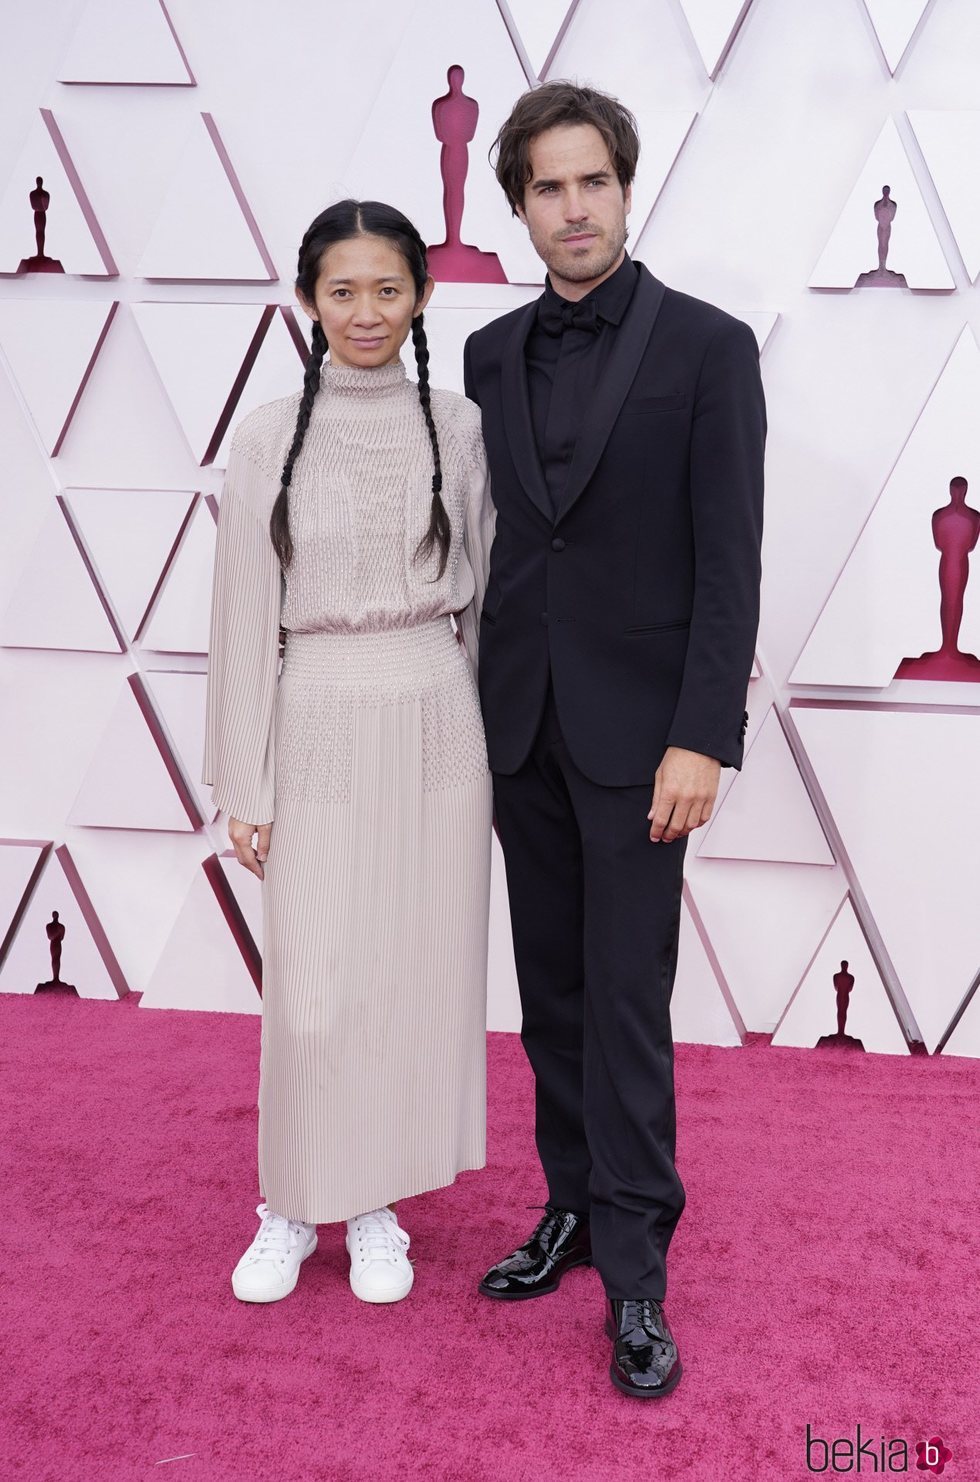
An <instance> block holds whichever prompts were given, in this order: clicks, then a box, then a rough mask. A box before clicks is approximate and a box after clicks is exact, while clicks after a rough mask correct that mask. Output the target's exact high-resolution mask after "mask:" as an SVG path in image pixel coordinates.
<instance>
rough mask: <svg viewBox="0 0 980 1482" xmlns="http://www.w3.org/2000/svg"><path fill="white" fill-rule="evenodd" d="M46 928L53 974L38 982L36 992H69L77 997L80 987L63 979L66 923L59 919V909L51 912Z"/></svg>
mask: <svg viewBox="0 0 980 1482" xmlns="http://www.w3.org/2000/svg"><path fill="white" fill-rule="evenodd" d="M44 930H45V931H46V932H47V936H48V942H49V944H50V950H51V976H50V978H49V979H48V980H47V982H46V983H38V985H37V987H36V988H35V989H34V992H35V993H68V994H73V995H74V996H75V998H77V997H78V989H77V988H76V987H75V985H74V983H64V982H62V980H61V944H62V942H63V941H64V939H65V923H64V922H63V921H60V920H59V919H58V913H57V911H52V912H51V920H50V921H48V922H46V924H45V927H44Z"/></svg>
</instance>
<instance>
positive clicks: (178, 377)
mask: <svg viewBox="0 0 980 1482" xmlns="http://www.w3.org/2000/svg"><path fill="white" fill-rule="evenodd" d="M133 315H134V317H135V319H136V323H137V324H138V326H139V330H140V334H141V335H142V336H143V339H144V340H145V342H146V347H147V349H148V350H149V352H150V355H151V357H152V359H153V363H154V365H155V366H156V368H157V370H158V372H159V374H160V379H161V381H162V382H163V387H164V390H165V391H166V393H167V396H168V397H169V399H170V403H171V405H172V407H173V409H174V412H175V413H176V415H177V419H178V421H179V422H180V425H181V427H182V428H183V431H184V436H185V437H186V438H187V441H188V444H189V445H190V448H191V451H192V452H193V454H194V457H195V458H196V459H197V461H198V463H204V462H205V460H206V459H208V458H209V456H211V455H212V450H213V449H214V446H215V444H216V442H217V441H218V440H219V437H220V436H223V432H224V430H225V429H226V427H227V425H228V423H229V421H230V419H231V415H232V411H233V409H234V407H235V405H236V400H237V398H236V390H237V389H238V388H239V386H240V383H241V382H242V381H243V379H244V367H245V365H246V364H247V362H248V360H249V358H250V356H251V355H252V354H254V351H255V348H256V344H257V342H258V339H259V335H260V333H261V331H262V325H263V320H264V319H265V318H266V317H268V316H267V313H266V310H265V309H264V308H263V306H262V305H261V304H134V305H133ZM277 317H278V316H277ZM296 358H297V360H298V359H299V357H298V356H297V357H296ZM302 379H303V378H302V371H301V372H300V376H299V385H300V388H301V387H302ZM294 384H295V383H294ZM230 409H231V410H230Z"/></svg>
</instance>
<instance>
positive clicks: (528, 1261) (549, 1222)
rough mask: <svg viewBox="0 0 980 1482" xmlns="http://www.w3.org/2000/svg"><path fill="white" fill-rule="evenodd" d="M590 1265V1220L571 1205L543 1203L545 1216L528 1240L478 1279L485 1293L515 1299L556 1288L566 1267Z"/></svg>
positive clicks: (567, 1269)
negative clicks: (573, 1209)
mask: <svg viewBox="0 0 980 1482" xmlns="http://www.w3.org/2000/svg"><path fill="white" fill-rule="evenodd" d="M591 1265H592V1240H591V1237H590V1234H589V1222H588V1220H587V1219H585V1218H584V1216H582V1215H580V1214H573V1213H572V1211H571V1210H570V1209H555V1208H553V1207H552V1206H551V1205H550V1204H546V1205H545V1210H544V1217H543V1218H542V1219H541V1220H539V1222H538V1225H537V1228H536V1229H535V1231H534V1233H533V1235H532V1236H531V1237H530V1239H529V1240H526V1241H525V1242H524V1244H523V1245H522V1246H519V1247H518V1249H517V1250H515V1251H514V1253H513V1255H510V1256H508V1257H507V1258H506V1260H503V1261H499V1262H498V1263H497V1265H496V1266H491V1267H490V1270H489V1271H488V1272H487V1274H486V1276H485V1277H484V1278H483V1280H482V1281H481V1282H480V1287H479V1289H480V1291H481V1292H482V1293H483V1295H484V1296H485V1297H501V1298H503V1299H504V1300H505V1301H509V1302H517V1301H521V1300H522V1299H523V1298H525V1297H544V1296H546V1295H547V1294H548V1292H556V1291H557V1290H558V1286H559V1283H560V1282H561V1279H562V1277H563V1276H564V1274H565V1272H566V1271H570V1270H571V1268H572V1267H573V1266H591Z"/></svg>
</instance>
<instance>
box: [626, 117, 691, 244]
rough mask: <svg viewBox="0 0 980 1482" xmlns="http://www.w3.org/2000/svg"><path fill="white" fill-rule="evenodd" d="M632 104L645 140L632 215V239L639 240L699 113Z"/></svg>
mask: <svg viewBox="0 0 980 1482" xmlns="http://www.w3.org/2000/svg"><path fill="white" fill-rule="evenodd" d="M632 106H633V112H634V113H635V114H636V120H637V123H638V125H639V129H640V138H641V139H642V141H643V149H642V151H641V153H640V160H639V164H638V165H637V169H636V179H635V180H634V181H633V205H632V209H631V211H630V216H629V223H630V242H631V243H637V242H639V240H640V237H641V236H642V234H643V230H644V228H645V226H646V224H647V222H648V221H649V219H650V216H651V214H652V212H653V208H654V206H655V205H656V204H657V201H658V200H659V199H660V194H661V192H662V190H663V188H664V186H665V185H666V184H667V177H668V176H669V175H670V172H671V171H672V170H673V168H674V165H675V164H676V163H677V160H678V157H679V155H680V153H681V150H682V149H683V148H684V145H685V144H686V142H687V139H688V136H689V134H690V132H691V130H692V129H693V128H694V123H695V120H696V118H697V113H695V112H693V111H691V110H688V109H677V108H647V107H646V106H644V103H643V102H642V101H641V102H640V104H639V105H637V104H634V105H632Z"/></svg>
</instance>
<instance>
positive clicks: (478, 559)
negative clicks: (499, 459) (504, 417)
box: [456, 437, 497, 674]
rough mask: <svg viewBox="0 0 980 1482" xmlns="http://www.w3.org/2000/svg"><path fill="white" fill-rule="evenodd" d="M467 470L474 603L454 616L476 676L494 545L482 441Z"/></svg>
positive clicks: (466, 539) (467, 546) (466, 532)
mask: <svg viewBox="0 0 980 1482" xmlns="http://www.w3.org/2000/svg"><path fill="white" fill-rule="evenodd" d="M477 442H478V446H477V448H476V450H475V452H474V456H473V460H472V463H471V467H470V481H469V489H468V491H467V500H466V519H465V522H464V525H463V550H464V551H465V553H466V559H467V561H468V562H469V564H470V569H471V570H472V572H473V585H474V591H473V600H472V602H470V603H468V604H467V606H466V607H464V608H463V610H462V612H459V613H457V614H456V621H457V623H458V624H459V630H460V632H461V633H462V635H463V646H464V647H465V649H466V656H467V658H468V659H469V661H470V663H471V664H472V665H473V672H474V674H475V673H476V670H477V663H478V653H479V635H480V614H481V612H482V611H483V598H484V595H485V593H486V590H487V581H488V579H489V573H490V547H491V546H492V545H493V537H494V529H495V526H496V520H497V512H496V510H495V509H494V507H493V501H492V500H491V497H490V473H489V469H488V467H487V456H486V452H485V450H484V448H483V439H482V437H478V439H477Z"/></svg>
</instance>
